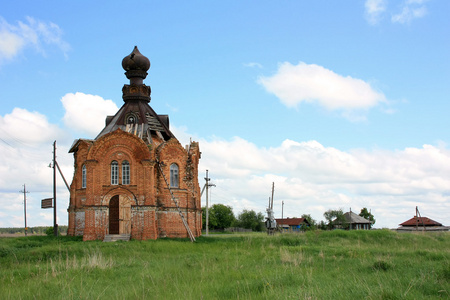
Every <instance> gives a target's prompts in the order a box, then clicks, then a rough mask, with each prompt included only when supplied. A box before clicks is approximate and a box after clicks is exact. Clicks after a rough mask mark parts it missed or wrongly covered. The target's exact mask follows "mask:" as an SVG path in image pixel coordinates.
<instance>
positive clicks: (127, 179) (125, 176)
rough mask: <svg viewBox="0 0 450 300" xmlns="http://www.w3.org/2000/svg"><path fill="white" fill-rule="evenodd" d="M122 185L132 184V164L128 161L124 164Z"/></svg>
mask: <svg viewBox="0 0 450 300" xmlns="http://www.w3.org/2000/svg"><path fill="white" fill-rule="evenodd" d="M122 184H130V163H129V162H128V161H126V160H124V161H123V162H122Z"/></svg>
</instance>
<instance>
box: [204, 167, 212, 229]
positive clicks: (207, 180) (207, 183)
mask: <svg viewBox="0 0 450 300" xmlns="http://www.w3.org/2000/svg"><path fill="white" fill-rule="evenodd" d="M205 180H206V235H208V234H209V228H208V226H209V207H208V205H209V203H208V187H209V181H210V180H211V179H210V178H208V170H206V177H205Z"/></svg>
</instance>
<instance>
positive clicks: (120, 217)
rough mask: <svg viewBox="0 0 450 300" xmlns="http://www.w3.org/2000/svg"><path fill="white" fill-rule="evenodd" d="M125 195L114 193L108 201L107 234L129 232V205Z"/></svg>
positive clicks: (130, 202) (130, 201)
mask: <svg viewBox="0 0 450 300" xmlns="http://www.w3.org/2000/svg"><path fill="white" fill-rule="evenodd" d="M132 204H133V201H132V200H131V199H130V198H129V197H127V196H126V195H115V196H113V197H112V198H111V200H110V201H109V234H130V233H131V205H132Z"/></svg>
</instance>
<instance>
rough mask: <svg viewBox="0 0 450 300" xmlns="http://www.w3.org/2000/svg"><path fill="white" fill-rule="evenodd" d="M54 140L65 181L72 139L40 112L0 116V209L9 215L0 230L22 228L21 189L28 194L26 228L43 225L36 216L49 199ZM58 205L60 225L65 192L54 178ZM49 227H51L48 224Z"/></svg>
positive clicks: (19, 111) (20, 111)
mask: <svg viewBox="0 0 450 300" xmlns="http://www.w3.org/2000/svg"><path fill="white" fill-rule="evenodd" d="M55 140H57V141H58V142H57V161H58V164H59V165H60V167H61V169H62V171H63V174H64V175H65V176H66V179H68V180H71V178H70V177H69V176H71V175H72V173H73V160H72V158H71V155H70V154H69V153H67V152H68V145H70V144H69V143H71V142H72V138H71V137H70V136H68V134H67V133H66V132H65V131H64V130H63V129H61V128H59V127H58V126H57V125H55V124H52V123H50V122H49V121H48V120H47V117H46V116H44V115H42V114H41V113H39V112H30V111H27V110H25V109H21V108H15V109H14V110H13V111H12V112H11V113H10V114H6V115H5V116H0V206H1V207H2V208H3V209H4V210H6V211H7V212H8V214H7V216H6V217H2V218H1V219H2V220H1V221H0V226H1V227H8V226H23V224H24V222H23V194H21V193H20V192H19V191H20V190H23V185H24V184H25V185H26V188H27V191H29V192H30V193H29V194H27V215H28V221H29V222H28V224H29V226H38V225H46V223H43V220H42V219H40V217H39V212H40V200H41V199H43V198H47V197H51V196H52V190H53V188H52V185H53V176H52V174H53V173H52V172H53V170H52V169H51V168H48V165H49V163H51V161H52V158H53V154H52V150H53V147H52V144H53V142H54V141H55ZM57 176H58V178H57V190H58V195H59V197H60V198H59V199H58V203H59V204H60V205H61V207H63V212H60V213H62V214H63V216H64V218H63V220H64V221H63V222H64V223H66V222H67V221H66V219H67V217H66V215H64V213H65V214H67V213H66V212H65V210H66V209H67V204H68V192H67V188H66V187H65V186H64V183H63V181H62V180H61V177H60V175H59V174H58V175H57ZM49 225H50V224H49Z"/></svg>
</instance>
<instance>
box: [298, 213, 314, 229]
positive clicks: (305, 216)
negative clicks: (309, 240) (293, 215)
mask: <svg viewBox="0 0 450 300" xmlns="http://www.w3.org/2000/svg"><path fill="white" fill-rule="evenodd" d="M301 217H302V218H303V219H306V221H308V223H309V227H307V228H306V230H316V229H317V222H316V220H314V219H313V218H312V217H311V215H310V214H303V215H302V216H301Z"/></svg>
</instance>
